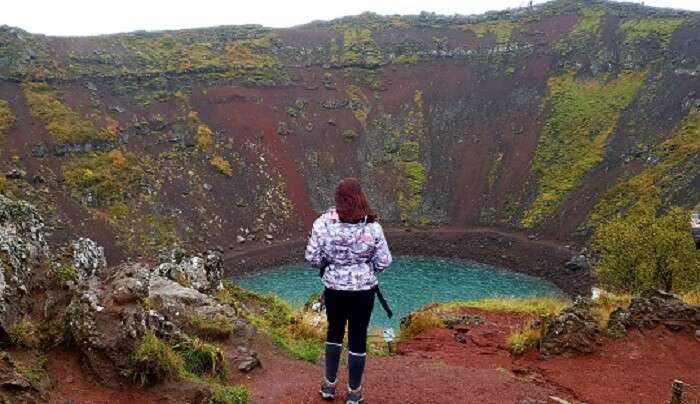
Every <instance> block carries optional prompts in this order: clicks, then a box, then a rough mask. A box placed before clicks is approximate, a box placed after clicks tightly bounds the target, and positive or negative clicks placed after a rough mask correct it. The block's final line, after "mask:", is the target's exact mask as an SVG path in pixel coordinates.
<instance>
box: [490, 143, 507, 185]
mask: <svg viewBox="0 0 700 404" xmlns="http://www.w3.org/2000/svg"><path fill="white" fill-rule="evenodd" d="M503 156H504V154H503V152H498V153H496V157H494V159H493V163H491V169H490V170H489V175H488V177H487V178H486V180H487V182H488V184H489V188H491V187H492V186H493V184H494V183H495V182H496V178H497V176H498V172H499V170H500V169H501V164H502V163H503Z"/></svg>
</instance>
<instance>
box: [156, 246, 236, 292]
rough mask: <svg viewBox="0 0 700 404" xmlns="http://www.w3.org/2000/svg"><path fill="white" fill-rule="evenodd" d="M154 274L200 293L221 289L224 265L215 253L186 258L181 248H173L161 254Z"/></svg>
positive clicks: (218, 254) (210, 251)
mask: <svg viewBox="0 0 700 404" xmlns="http://www.w3.org/2000/svg"><path fill="white" fill-rule="evenodd" d="M156 272H157V273H158V274H159V275H161V276H164V277H166V278H168V279H171V280H174V281H177V282H179V283H180V284H182V285H184V286H191V287H193V288H194V289H197V290H198V291H200V292H211V291H216V290H221V289H223V283H222V281H221V280H222V278H223V276H224V265H223V260H222V259H221V254H220V253H218V252H216V251H212V250H209V251H207V252H206V253H204V255H198V254H195V255H191V256H188V255H187V254H186V252H185V251H184V250H182V249H181V248H174V249H172V250H170V251H166V252H163V253H161V255H160V265H159V266H158V268H156Z"/></svg>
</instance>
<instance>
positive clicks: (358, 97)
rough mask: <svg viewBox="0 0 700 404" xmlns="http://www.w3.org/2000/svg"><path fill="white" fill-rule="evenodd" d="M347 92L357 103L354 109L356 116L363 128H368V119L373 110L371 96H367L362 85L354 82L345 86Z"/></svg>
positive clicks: (351, 99)
mask: <svg viewBox="0 0 700 404" xmlns="http://www.w3.org/2000/svg"><path fill="white" fill-rule="evenodd" d="M345 93H346V94H347V95H348V97H350V101H352V102H353V103H354V105H356V106H355V107H353V110H352V112H353V114H354V115H355V118H357V120H358V121H359V122H360V124H361V125H362V127H363V128H367V119H368V118H369V113H370V111H371V110H372V107H371V105H370V102H369V98H367V96H366V95H365V93H364V92H363V91H362V89H361V88H360V87H358V86H356V85H354V84H351V85H349V86H347V87H345Z"/></svg>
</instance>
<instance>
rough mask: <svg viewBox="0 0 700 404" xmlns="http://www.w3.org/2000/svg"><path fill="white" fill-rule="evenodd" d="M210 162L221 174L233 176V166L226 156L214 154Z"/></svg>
mask: <svg viewBox="0 0 700 404" xmlns="http://www.w3.org/2000/svg"><path fill="white" fill-rule="evenodd" d="M209 163H210V164H211V165H212V167H214V168H216V170H217V171H218V172H220V173H221V174H223V175H225V176H227V177H231V176H233V168H232V167H231V163H229V162H228V160H226V159H225V158H223V157H221V156H218V155H217V156H214V157H213V158H212V159H211V161H210V162H209Z"/></svg>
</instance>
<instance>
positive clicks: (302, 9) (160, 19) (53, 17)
mask: <svg viewBox="0 0 700 404" xmlns="http://www.w3.org/2000/svg"><path fill="white" fill-rule="evenodd" d="M2 1H3V3H5V4H4V5H3V6H2V11H1V12H0V25H2V24H7V25H11V26H15V27H20V28H23V29H25V30H27V31H29V32H33V33H40V34H47V35H96V34H111V33H116V32H128V31H135V30H162V29H180V28H195V27H209V26H215V25H235V24H262V25H265V26H268V27H290V26H294V25H299V24H304V23H307V22H310V21H313V20H329V19H333V18H337V17H342V16H345V15H352V14H359V13H361V12H363V11H373V12H375V13H379V14H418V13H420V12H421V11H432V12H436V13H438V14H447V15H451V14H478V13H482V12H485V11H488V10H502V9H506V8H509V7H510V8H515V7H519V6H522V5H525V4H526V1H523V0H490V1H483V0H480V1H475V0H425V1H417V0H340V1H338V0H296V1H290V0H287V1H284V0H282V1H279V0H278V1H272V0H228V1H227V0H188V1H182V0H120V1H114V0H111V1H99V0H2ZM542 2H543V1H542V0H539V1H537V0H536V1H535V3H542ZM637 2H639V1H637ZM646 4H647V5H653V6H659V7H672V8H682V9H687V10H698V11H700V0H646Z"/></svg>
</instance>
